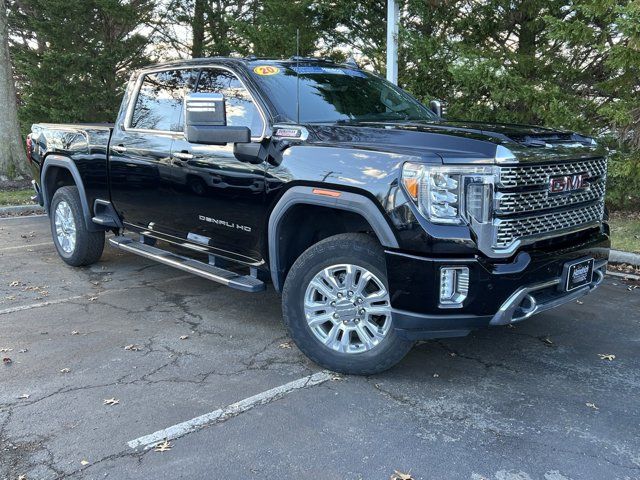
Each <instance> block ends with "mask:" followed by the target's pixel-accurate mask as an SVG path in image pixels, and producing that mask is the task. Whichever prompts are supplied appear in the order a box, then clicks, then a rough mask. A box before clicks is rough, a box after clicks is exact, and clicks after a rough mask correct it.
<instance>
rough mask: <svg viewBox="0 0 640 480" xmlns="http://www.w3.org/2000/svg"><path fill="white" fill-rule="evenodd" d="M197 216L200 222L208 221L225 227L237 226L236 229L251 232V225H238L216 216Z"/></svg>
mask: <svg viewBox="0 0 640 480" xmlns="http://www.w3.org/2000/svg"><path fill="white" fill-rule="evenodd" d="M198 218H199V219H200V221H202V222H209V223H213V224H215V225H220V226H221V227H227V228H237V229H238V230H242V231H244V232H251V227H247V226H246V225H239V224H237V223H233V222H227V221H226V220H220V219H217V218H211V217H205V216H204V215H198Z"/></svg>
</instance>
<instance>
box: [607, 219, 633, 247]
mask: <svg viewBox="0 0 640 480" xmlns="http://www.w3.org/2000/svg"><path fill="white" fill-rule="evenodd" d="M609 225H610V226H611V243H612V247H613V248H615V249H616V250H623V251H625V252H634V253H640V214H638V213H630V212H615V213H612V214H611V217H610V219H609Z"/></svg>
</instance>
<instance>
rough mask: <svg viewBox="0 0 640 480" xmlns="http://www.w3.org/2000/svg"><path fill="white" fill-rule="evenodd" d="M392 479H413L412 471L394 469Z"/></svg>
mask: <svg viewBox="0 0 640 480" xmlns="http://www.w3.org/2000/svg"><path fill="white" fill-rule="evenodd" d="M390 480H413V477H412V476H411V473H402V472H400V471H398V470H394V472H393V475H391V478H390Z"/></svg>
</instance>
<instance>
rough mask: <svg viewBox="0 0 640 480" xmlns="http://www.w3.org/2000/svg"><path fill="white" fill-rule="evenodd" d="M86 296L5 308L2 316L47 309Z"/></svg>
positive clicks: (1, 312) (1, 311) (0, 311)
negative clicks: (48, 306)
mask: <svg viewBox="0 0 640 480" xmlns="http://www.w3.org/2000/svg"><path fill="white" fill-rule="evenodd" d="M84 296H86V295H76V296H75V297H67V298H58V299H57V300H49V301H46V302H40V303H31V304H29V305H20V306H19V307H11V308H5V309H4V310H0V315H6V314H7V313H15V312H21V311H23V310H31V309H32V308H40V307H46V306H47V305H57V304H58V303H65V302H70V301H72V300H78V299H79V298H82V297H84Z"/></svg>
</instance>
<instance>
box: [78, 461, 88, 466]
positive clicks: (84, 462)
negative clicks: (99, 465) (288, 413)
mask: <svg viewBox="0 0 640 480" xmlns="http://www.w3.org/2000/svg"><path fill="white" fill-rule="evenodd" d="M80 465H82V466H83V467H84V466H86V465H89V462H88V461H86V460H80Z"/></svg>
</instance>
